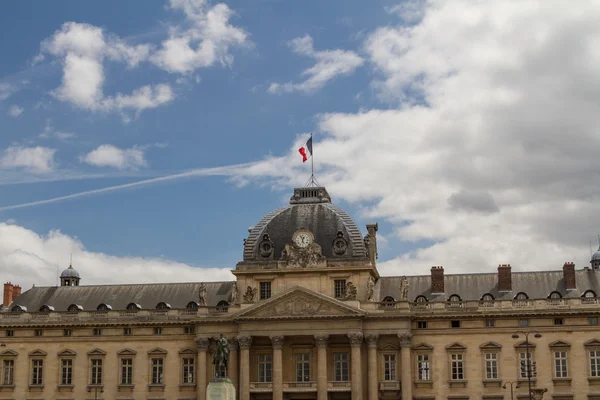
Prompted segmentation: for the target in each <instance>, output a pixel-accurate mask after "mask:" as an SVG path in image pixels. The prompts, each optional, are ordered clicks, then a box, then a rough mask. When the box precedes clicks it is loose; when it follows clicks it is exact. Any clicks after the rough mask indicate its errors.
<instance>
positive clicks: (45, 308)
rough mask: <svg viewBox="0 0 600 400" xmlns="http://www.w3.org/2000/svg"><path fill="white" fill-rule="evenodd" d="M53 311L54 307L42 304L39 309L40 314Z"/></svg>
mask: <svg viewBox="0 0 600 400" xmlns="http://www.w3.org/2000/svg"><path fill="white" fill-rule="evenodd" d="M52 311H54V307H52V306H49V305H48V304H44V305H43V306H41V307H40V312H52Z"/></svg>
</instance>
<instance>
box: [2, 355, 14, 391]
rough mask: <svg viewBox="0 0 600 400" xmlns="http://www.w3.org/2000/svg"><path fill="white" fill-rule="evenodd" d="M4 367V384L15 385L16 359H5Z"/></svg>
mask: <svg viewBox="0 0 600 400" xmlns="http://www.w3.org/2000/svg"><path fill="white" fill-rule="evenodd" d="M3 367H4V374H3V377H2V384H3V385H14V381H15V361H14V360H4V363H3Z"/></svg>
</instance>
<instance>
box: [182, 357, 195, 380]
mask: <svg viewBox="0 0 600 400" xmlns="http://www.w3.org/2000/svg"><path fill="white" fill-rule="evenodd" d="M182 362H183V383H187V384H193V383H194V374H195V370H194V365H195V364H194V359H193V358H184V359H183V361H182Z"/></svg>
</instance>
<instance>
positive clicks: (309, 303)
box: [234, 286, 365, 319]
mask: <svg viewBox="0 0 600 400" xmlns="http://www.w3.org/2000/svg"><path fill="white" fill-rule="evenodd" d="M364 314H365V313H364V311H362V310H360V309H358V308H355V307H351V306H349V305H347V304H345V303H343V302H341V301H339V300H336V299H333V298H331V297H328V296H325V295H323V294H320V293H317V292H314V291H312V290H310V289H307V288H305V287H302V286H294V287H293V288H291V289H289V290H287V291H285V292H283V293H281V294H278V295H276V296H273V297H271V298H270V299H268V300H264V301H261V302H260V303H258V304H256V305H254V306H252V307H249V308H247V309H245V310H242V311H240V312H239V313H237V314H236V315H235V316H234V318H236V319H246V318H249V319H254V318H261V319H262V318H275V319H277V318H324V317H360V316H363V315H364Z"/></svg>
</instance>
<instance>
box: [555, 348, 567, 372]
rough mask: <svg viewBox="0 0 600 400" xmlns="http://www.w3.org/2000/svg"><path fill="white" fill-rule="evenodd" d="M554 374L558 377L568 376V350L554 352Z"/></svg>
mask: <svg viewBox="0 0 600 400" xmlns="http://www.w3.org/2000/svg"><path fill="white" fill-rule="evenodd" d="M554 376H555V377H556V378H567V377H568V374H567V352H566V351H555V352H554Z"/></svg>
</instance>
